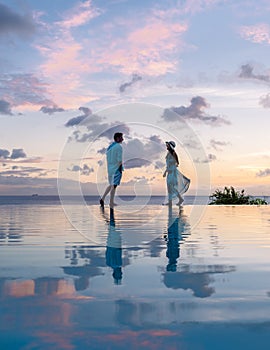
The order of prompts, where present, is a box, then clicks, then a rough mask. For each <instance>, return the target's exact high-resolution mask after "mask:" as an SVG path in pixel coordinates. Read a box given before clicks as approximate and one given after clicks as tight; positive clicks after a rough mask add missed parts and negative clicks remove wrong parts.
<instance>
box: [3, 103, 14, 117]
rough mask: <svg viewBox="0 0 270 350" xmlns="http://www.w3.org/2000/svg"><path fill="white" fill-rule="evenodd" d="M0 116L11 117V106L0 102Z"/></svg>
mask: <svg viewBox="0 0 270 350" xmlns="http://www.w3.org/2000/svg"><path fill="white" fill-rule="evenodd" d="M0 114H4V115H13V113H12V111H11V105H10V103H9V102H7V101H5V100H0Z"/></svg>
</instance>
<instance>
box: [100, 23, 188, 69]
mask: <svg viewBox="0 0 270 350" xmlns="http://www.w3.org/2000/svg"><path fill="white" fill-rule="evenodd" d="M146 23H147V24H146V25H145V26H142V27H140V28H136V29H134V30H133V31H130V32H129V33H127V35H126V37H125V38H121V39H116V40H115V41H113V42H111V43H110V45H109V47H108V48H107V49H106V48H104V50H102V52H101V53H100V54H99V57H98V59H97V63H98V64H100V65H101V66H103V67H104V66H105V67H109V66H111V67H112V68H114V69H117V70H120V71H121V72H122V73H125V74H132V73H134V72H140V73H141V74H146V75H150V76H160V75H163V74H165V73H168V72H172V71H174V70H175V69H176V66H177V64H178V60H177V59H175V58H174V57H173V54H175V53H176V52H179V50H180V49H181V47H183V46H184V44H183V42H182V34H183V33H185V32H186V31H187V28H188V27H187V25H186V24H178V23H175V24H168V23H166V22H165V21H162V20H157V19H154V18H152V19H148V20H146ZM181 44H182V45H181Z"/></svg>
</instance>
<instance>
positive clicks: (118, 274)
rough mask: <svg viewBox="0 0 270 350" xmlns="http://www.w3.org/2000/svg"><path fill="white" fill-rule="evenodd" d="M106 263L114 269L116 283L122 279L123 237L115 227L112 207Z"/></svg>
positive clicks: (113, 274) (119, 282)
mask: <svg viewBox="0 0 270 350" xmlns="http://www.w3.org/2000/svg"><path fill="white" fill-rule="evenodd" d="M106 264H107V265H108V266H110V267H111V268H112V269H113V273H112V276H113V278H114V283H115V284H121V280H122V238H121V232H120V231H119V230H118V229H117V228H116V227H115V218H114V210H113V209H112V208H110V221H109V232H108V238H107V247H106Z"/></svg>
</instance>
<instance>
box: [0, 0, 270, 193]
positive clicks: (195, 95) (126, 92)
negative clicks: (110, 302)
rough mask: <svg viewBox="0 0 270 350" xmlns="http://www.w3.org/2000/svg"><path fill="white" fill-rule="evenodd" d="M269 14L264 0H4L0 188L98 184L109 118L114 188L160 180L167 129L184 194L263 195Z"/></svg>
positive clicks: (127, 189) (0, 4) (268, 156)
mask: <svg viewBox="0 0 270 350" xmlns="http://www.w3.org/2000/svg"><path fill="white" fill-rule="evenodd" d="M269 14H270V3H269V1H268V0H257V1H248V0H246V1H243V0H239V1H237V2H236V1H233V0H171V1H169V0H164V1H162V2H158V1H153V0H152V1H150V0H144V1H131V0H129V1H126V0H106V1H105V0H104V1H102V0H96V1H94V0H92V1H90V0H87V1H73V0H69V1H64V0H57V1H37V0H14V1H12V0H9V1H5V0H0V125H1V127H0V195H29V194H30V195H31V194H32V193H38V194H57V191H58V187H57V180H59V179H60V180H61V181H60V183H61V186H62V190H63V192H66V193H67V194H73V193H76V191H77V189H78V183H79V187H80V188H81V189H82V191H83V193H85V194H97V193H98V192H101V191H102V190H103V188H104V186H105V185H106V163H105V158H104V157H105V153H104V152H105V149H106V147H108V145H109V144H110V142H111V141H112V135H113V133H114V132H115V131H122V132H123V133H124V138H125V140H124V143H123V150H124V160H125V171H124V175H123V181H122V185H121V186H120V187H121V188H119V191H120V192H119V193H121V194H133V193H134V192H136V193H140V194H144V193H146V192H147V191H150V192H151V193H152V194H163V193H164V191H166V185H165V181H164V179H163V177H162V173H163V171H164V167H165V160H164V159H165V155H166V148H165V145H164V142H165V141H167V140H169V139H171V140H174V141H176V143H177V147H176V151H177V152H178V154H179V155H180V159H181V161H180V170H181V171H182V172H183V173H184V174H185V175H186V176H188V177H189V178H190V179H191V187H190V191H189V194H200V193H202V192H200V190H202V189H204V190H205V191H206V189H207V188H209V189H210V192H211V191H214V190H215V189H217V188H220V189H221V188H223V187H224V186H234V187H235V188H236V189H238V190H241V189H242V188H244V189H245V190H246V192H247V193H249V194H252V195H260V196H261V195H270V190H269V183H270V164H269V160H270V148H269V141H268V130H269V129H270V118H269V109H270V89H269V88H270V66H269V53H270V52H269V51H270V50H269V47H270V23H269ZM59 169H60V170H59ZM202 172H203V173H204V174H206V175H205V176H203V175H202ZM208 172H209V174H208ZM97 184H98V185H97ZM145 191H146V192H145ZM206 192H207V191H206ZM147 193H148V192H147Z"/></svg>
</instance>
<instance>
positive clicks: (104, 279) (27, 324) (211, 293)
mask: <svg viewBox="0 0 270 350" xmlns="http://www.w3.org/2000/svg"><path fill="white" fill-rule="evenodd" d="M157 209H158V207H157V206H155V205H153V206H148V207H147V208H146V209H145V210H144V211H142V212H141V213H140V215H141V220H142V221H144V220H145V219H146V217H147V215H150V214H151V215H153V211H155V210H157ZM74 210H77V212H76V215H77V216H78V219H79V211H78V208H77V209H76V208H75V209H74ZM92 210H95V211H96V215H99V216H100V221H99V223H98V226H95V229H97V232H95V235H96V236H97V237H99V242H101V243H103V244H90V243H89V241H87V240H86V239H85V238H84V237H83V236H81V235H80V234H78V233H77V232H76V231H75V230H74V229H73V228H72V227H71V225H70V224H69V222H68V221H67V220H66V218H65V216H64V213H63V212H62V209H61V207H60V206H40V207H39V206H36V207H31V206H23V205H21V206H2V207H1V208H0V211H1V216H0V217H1V219H0V264H1V270H0V309H1V313H0V334H1V337H0V345H1V348H4V346H5V347H6V348H14V349H19V348H22V349H24V348H25V349H34V348H40V349H46V348H48V349H49V348H53V349H73V348H75V349H76V348H91V349H92V348H93V349H103V348H115V349H116V348H117V349H119V348H120V349H122V348H123V349H124V348H126V347H127V346H128V347H129V348H131V349H136V348H138V347H140V348H145V349H146V348H147V349H148V348H153V349H161V348H172V349H174V348H175V349H179V348H180V346H183V347H184V348H185V347H186V348H188V349H190V348H192V349H193V348H194V349H197V348H203V349H204V348H205V349H206V348H207V349H208V348H209V347H211V346H213V347H214V346H215V347H216V348H219V349H223V348H224V349H225V348H226V349H227V348H228V347H231V345H232V344H234V346H235V347H238V348H239V347H241V346H242V347H243V346H244V347H245V349H251V348H252V347H251V344H252V342H253V341H254V342H255V341H256V344H257V347H259V348H265V346H266V344H268V343H267V341H269V340H270V335H269V334H270V333H269V324H270V316H269V315H270V305H269V301H270V300H269V292H270V279H269V273H270V271H269V270H270V267H269V266H270V264H269V262H270V256H269V248H270V237H269V227H270V221H269V213H270V209H269V207H255V206H254V207H252V206H249V207H246V206H241V207H230V206H228V207H226V206H223V207H222V206H221V207H213V206H211V207H208V208H207V211H206V213H205V216H204V218H203V220H202V221H201V222H200V224H199V225H198V226H197V227H196V228H193V229H191V227H190V225H189V219H188V218H189V216H188V214H189V210H190V208H189V206H185V207H184V208H183V209H182V211H181V212H178V210H177V208H176V207H175V208H173V209H172V210H169V208H168V210H167V212H166V215H159V217H158V218H157V220H156V222H151V224H149V225H144V226H143V228H142V230H143V231H141V232H143V233H145V230H147V229H149V231H153V230H155V235H154V239H153V240H152V241H145V242H143V240H142V241H141V243H140V244H139V245H138V246H134V247H130V246H129V247H125V246H124V245H123V237H125V235H126V236H127V235H128V234H132V233H133V232H134V230H135V227H136V223H135V222H134V218H133V217H132V215H133V214H132V213H129V214H128V217H126V216H125V215H126V214H124V213H121V211H118V210H115V213H114V215H112V213H110V212H109V211H108V209H106V210H105V212H104V213H102V212H101V211H100V209H99V208H98V207H95V206H92ZM150 211H151V213H150ZM134 215H135V214H134ZM135 216H136V218H137V216H138V213H137V214H136V215H135ZM95 225H96V224H95ZM88 227H89V226H88ZM136 230H137V235H139V234H140V232H139V229H138V228H136ZM157 233H158V234H157ZM227 335H229V337H228V336H227ZM199 339H201V340H200V341H199ZM221 339H222V342H221ZM91 344H92V347H91ZM93 344H95V345H94V346H93ZM260 346H261V347H260Z"/></svg>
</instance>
